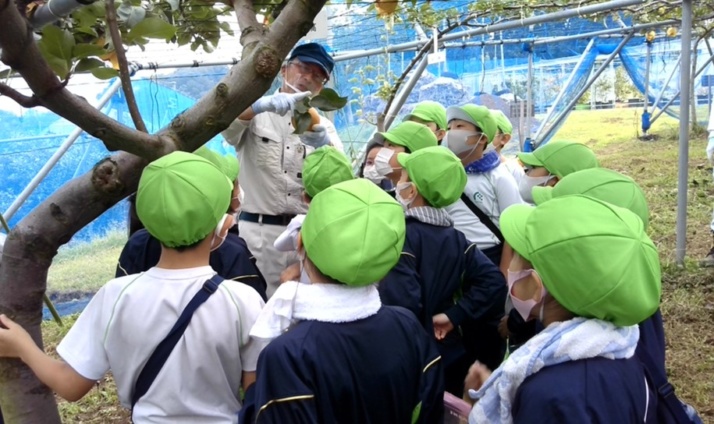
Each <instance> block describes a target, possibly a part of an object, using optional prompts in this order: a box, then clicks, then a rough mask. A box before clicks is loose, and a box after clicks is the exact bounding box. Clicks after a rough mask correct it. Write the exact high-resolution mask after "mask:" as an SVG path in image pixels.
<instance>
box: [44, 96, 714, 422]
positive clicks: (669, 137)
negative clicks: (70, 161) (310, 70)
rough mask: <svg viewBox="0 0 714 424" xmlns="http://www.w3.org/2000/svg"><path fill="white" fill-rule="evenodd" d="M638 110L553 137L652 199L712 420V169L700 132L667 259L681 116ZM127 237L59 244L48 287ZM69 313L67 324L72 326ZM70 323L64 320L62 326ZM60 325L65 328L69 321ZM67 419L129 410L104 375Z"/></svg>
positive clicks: (92, 271)
mask: <svg viewBox="0 0 714 424" xmlns="http://www.w3.org/2000/svg"><path fill="white" fill-rule="evenodd" d="M638 113H639V110H635V109H613V110H602V111H575V112H573V113H572V115H570V117H569V118H568V121H567V122H566V123H565V125H564V126H563V127H562V128H561V130H560V131H559V132H558V134H557V135H556V137H555V139H564V140H574V141H579V142H583V143H586V144H587V145H589V146H590V147H591V148H592V149H593V150H595V152H596V153H597V155H598V157H599V158H600V161H601V164H602V166H605V167H608V168H612V169H615V170H617V171H620V172H622V173H624V174H627V175H629V176H631V177H632V178H634V179H635V180H637V181H638V182H639V183H640V184H641V185H642V188H643V189H644V191H645V193H646V195H647V199H648V201H649V204H650V212H651V218H650V229H649V233H650V236H651V237H652V239H653V240H654V242H655V244H656V245H657V246H658V248H659V252H660V257H661V260H662V264H663V301H662V312H663V315H664V319H665V327H666V331H667V361H668V364H667V365H668V371H669V373H670V377H671V380H672V382H673V384H674V385H675V387H676V388H677V393H678V394H679V396H680V397H681V398H682V399H684V400H685V401H687V402H689V403H692V404H693V405H694V406H695V407H696V408H697V409H698V410H699V412H700V414H702V415H703V416H702V418H703V420H704V422H705V423H710V424H714V379H713V378H712V376H714V331H712V328H713V324H714V269H712V270H709V269H703V268H699V267H698V265H697V261H698V259H700V258H702V257H703V256H704V255H706V253H707V252H708V250H709V248H710V247H711V243H712V236H711V234H710V231H709V222H710V220H711V212H712V202H710V200H709V199H710V198H711V197H712V195H713V194H714V185H713V184H712V175H711V174H712V169H711V166H710V165H709V163H708V162H707V160H706V157H705V154H704V149H705V147H706V140H705V138H704V136H703V135H701V136H699V137H693V138H692V140H691V141H690V160H689V178H688V221H687V243H688V245H687V257H688V260H687V263H686V266H685V267H684V268H683V269H679V268H677V267H676V266H674V265H672V262H673V261H674V258H675V218H676V204H677V149H678V140H677V139H678V128H679V127H678V122H677V121H675V120H673V119H670V118H667V117H663V118H660V119H659V120H658V121H657V122H656V123H655V125H654V126H653V129H652V130H651V132H652V133H654V134H656V135H657V136H658V138H657V140H656V141H650V142H643V141H639V140H638V139H637V136H638V128H639V116H638ZM125 240H126V237H125V236H124V234H123V233H118V232H117V233H116V234H115V233H111V234H110V235H109V237H107V238H106V239H104V240H102V241H98V242H95V243H93V244H91V245H84V246H78V247H73V248H72V249H66V250H63V251H62V252H61V253H60V254H59V255H58V257H57V259H56V260H55V263H54V264H53V265H52V267H51V268H50V274H49V290H50V291H51V292H57V291H62V292H91V291H94V290H96V289H97V288H98V287H100V286H101V285H102V284H103V283H104V282H106V280H108V279H109V278H111V277H112V276H113V274H114V267H115V265H116V259H117V258H118V256H119V252H120V251H121V247H122V246H123V244H124V242H125ZM72 322H73V320H72V319H68V320H67V323H68V324H69V325H71V323H72ZM66 327H68V326H66ZM66 327H65V328H66ZM64 331H66V330H60V329H58V327H57V326H56V325H55V324H54V323H52V322H47V323H45V325H44V335H45V341H46V343H47V346H48V349H49V351H53V346H54V345H56V343H57V342H58V341H59V340H60V338H61V336H62V334H63V332H64ZM60 410H61V413H62V416H63V417H64V419H65V422H68V423H69V422H72V423H100V422H101V423H118V422H126V421H127V416H128V415H127V413H126V412H125V411H123V410H122V409H121V408H120V407H119V406H118V401H117V397H116V390H115V388H114V385H113V381H112V379H111V378H107V379H105V380H104V381H102V382H101V383H100V384H99V385H98V386H97V388H96V389H94V390H92V391H91V392H90V394H89V395H88V396H87V397H85V399H83V400H82V401H80V402H78V403H75V404H69V403H66V402H62V403H60Z"/></svg>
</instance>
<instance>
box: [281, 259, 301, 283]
mask: <svg viewBox="0 0 714 424" xmlns="http://www.w3.org/2000/svg"><path fill="white" fill-rule="evenodd" d="M287 281H300V264H299V263H295V264H292V265H290V266H288V267H287V268H285V269H284V270H283V272H281V273H280V284H282V283H285V282H287Z"/></svg>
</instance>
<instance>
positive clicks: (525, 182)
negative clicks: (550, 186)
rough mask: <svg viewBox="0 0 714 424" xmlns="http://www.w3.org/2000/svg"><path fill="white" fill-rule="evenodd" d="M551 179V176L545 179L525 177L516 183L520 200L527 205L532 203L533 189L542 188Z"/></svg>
mask: <svg viewBox="0 0 714 424" xmlns="http://www.w3.org/2000/svg"><path fill="white" fill-rule="evenodd" d="M552 178H553V175H546V176H545V177H529V176H528V175H525V176H524V177H523V178H521V180H520V181H519V182H518V191H519V192H520V193H521V198H522V199H523V200H524V201H526V202H528V203H534V201H533V187H538V186H544V185H546V184H547V183H548V181H550V180H551V179H552Z"/></svg>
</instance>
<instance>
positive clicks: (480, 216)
mask: <svg viewBox="0 0 714 424" xmlns="http://www.w3.org/2000/svg"><path fill="white" fill-rule="evenodd" d="M461 201H462V202H464V204H465V205H466V206H467V207H468V208H469V209H471V212H473V214H474V215H476V217H477V218H478V219H479V221H481V223H482V224H483V225H485V226H486V228H488V229H489V231H491V232H492V233H493V235H494V236H496V238H497V239H498V240H499V241H500V242H501V244H503V240H504V238H503V234H502V233H501V230H500V229H499V228H498V226H497V225H496V224H494V222H493V221H491V218H489V217H488V216H486V214H485V213H484V212H483V211H482V210H481V209H479V207H478V206H476V205H475V204H474V202H472V201H471V199H469V196H467V195H466V193H461Z"/></svg>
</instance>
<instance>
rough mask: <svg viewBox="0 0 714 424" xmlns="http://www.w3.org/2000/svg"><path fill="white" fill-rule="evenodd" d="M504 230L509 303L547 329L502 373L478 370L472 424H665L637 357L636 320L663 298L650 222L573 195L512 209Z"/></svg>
mask: <svg viewBox="0 0 714 424" xmlns="http://www.w3.org/2000/svg"><path fill="white" fill-rule="evenodd" d="M502 229H503V234H504V235H505V236H506V240H507V241H508V243H509V244H510V245H511V246H513V250H514V251H515V252H517V253H518V254H517V255H515V256H514V259H513V261H512V262H511V265H510V268H509V275H508V285H509V297H510V298H511V299H512V301H513V305H514V307H515V308H516V309H517V310H518V312H519V314H521V315H522V316H523V317H524V318H529V317H530V318H533V317H539V318H540V319H541V321H542V322H543V324H544V325H545V330H544V331H542V332H541V333H540V334H538V336H536V337H534V338H532V339H530V340H529V341H528V342H527V343H526V344H525V345H523V347H521V348H520V349H518V350H517V351H516V352H514V353H513V354H512V355H511V356H509V357H508V359H506V361H505V362H504V363H503V364H502V365H501V367H499V369H497V370H496V371H495V372H494V373H493V374H490V372H488V371H487V370H485V369H484V368H483V367H482V366H480V365H475V366H474V367H472V369H471V372H470V373H469V376H468V377H467V386H469V387H470V389H471V390H472V391H470V394H471V395H472V396H471V397H472V398H474V399H478V402H477V403H476V405H475V406H474V408H473V410H472V411H471V415H470V417H469V422H470V423H501V422H519V423H556V422H558V423H559V422H563V421H564V420H565V421H567V422H574V423H575V422H577V423H580V422H601V423H620V422H623V423H624V422H635V421H638V422H656V418H655V410H656V400H655V394H654V390H655V387H653V385H652V384H650V383H648V382H647V379H646V375H645V372H644V370H643V368H642V365H641V364H640V362H639V361H638V360H637V358H633V354H634V353H635V349H636V347H637V341H638V338H639V329H638V327H637V323H639V322H642V321H643V320H644V319H646V318H647V317H649V316H651V315H652V314H653V313H654V312H655V311H656V310H657V306H658V304H659V299H660V295H661V285H660V277H661V272H660V266H659V256H658V253H657V249H656V248H655V246H654V244H653V243H652V241H651V240H650V239H649V237H647V234H646V233H645V231H644V225H643V223H642V220H641V219H640V218H639V217H638V216H637V215H635V214H634V213H632V212H630V211H629V210H627V209H624V208H620V207H617V206H614V205H611V204H609V203H605V202H602V201H599V200H596V199H593V198H591V197H587V196H581V195H573V196H564V197H559V198H557V199H553V200H551V201H548V202H545V203H543V204H541V205H539V206H537V207H535V208H533V207H530V206H526V205H519V206H513V207H511V208H509V209H508V210H506V212H505V213H504V214H503V217H502ZM484 381H485V382H484ZM477 389H478V391H477V392H475V390H477ZM613 400H616V401H613ZM564 417H567V418H564Z"/></svg>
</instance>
